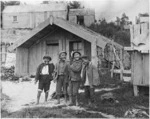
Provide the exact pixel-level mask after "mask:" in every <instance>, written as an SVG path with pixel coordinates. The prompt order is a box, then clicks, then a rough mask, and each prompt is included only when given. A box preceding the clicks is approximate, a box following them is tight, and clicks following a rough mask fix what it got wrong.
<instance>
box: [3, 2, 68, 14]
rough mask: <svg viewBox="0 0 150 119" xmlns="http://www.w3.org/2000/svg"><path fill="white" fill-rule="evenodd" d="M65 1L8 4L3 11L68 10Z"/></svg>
mask: <svg viewBox="0 0 150 119" xmlns="http://www.w3.org/2000/svg"><path fill="white" fill-rule="evenodd" d="M66 8H67V7H66V4H65V3H50V4H39V5H14V6H6V8H5V9H4V11H3V13H23V12H44V11H61V10H66Z"/></svg>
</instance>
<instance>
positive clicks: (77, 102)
mask: <svg viewBox="0 0 150 119" xmlns="http://www.w3.org/2000/svg"><path fill="white" fill-rule="evenodd" d="M78 98H79V96H78V94H77V95H76V96H75V100H76V106H79V99H78Z"/></svg>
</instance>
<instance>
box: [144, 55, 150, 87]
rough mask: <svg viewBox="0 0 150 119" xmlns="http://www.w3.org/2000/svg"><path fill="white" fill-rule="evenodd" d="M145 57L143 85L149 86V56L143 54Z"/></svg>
mask: <svg viewBox="0 0 150 119" xmlns="http://www.w3.org/2000/svg"><path fill="white" fill-rule="evenodd" d="M142 55H143V67H142V69H143V81H142V84H144V85H148V84H149V54H148V53H146V54H142Z"/></svg>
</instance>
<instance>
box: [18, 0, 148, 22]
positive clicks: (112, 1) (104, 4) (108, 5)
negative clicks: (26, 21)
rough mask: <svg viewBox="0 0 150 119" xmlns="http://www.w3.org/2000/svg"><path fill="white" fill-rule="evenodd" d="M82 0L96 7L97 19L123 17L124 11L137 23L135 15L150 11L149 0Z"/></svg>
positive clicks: (31, 0)
mask: <svg viewBox="0 0 150 119" xmlns="http://www.w3.org/2000/svg"><path fill="white" fill-rule="evenodd" d="M19 1H21V2H26V3H27V4H40V3H41V2H42V1H43V0H19ZM45 1H46V0H45ZM51 1H55V0H51ZM57 1H59V0H57ZM64 1H71V0H64ZM72 1H73V0H72ZM78 1H81V0H78ZM81 2H82V5H83V6H84V7H85V8H91V9H95V16H96V19H97V20H98V19H102V18H105V19H106V20H107V21H114V20H115V19H116V16H118V17H121V15H122V13H126V15H127V16H129V20H131V21H132V22H133V23H135V17H136V16H138V14H139V13H146V12H147V13H149V0H82V1H81Z"/></svg>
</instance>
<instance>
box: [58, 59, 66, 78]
mask: <svg viewBox="0 0 150 119" xmlns="http://www.w3.org/2000/svg"><path fill="white" fill-rule="evenodd" d="M65 67H66V63H65V62H64V61H60V62H59V67H58V68H59V69H58V75H64V71H65Z"/></svg>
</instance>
